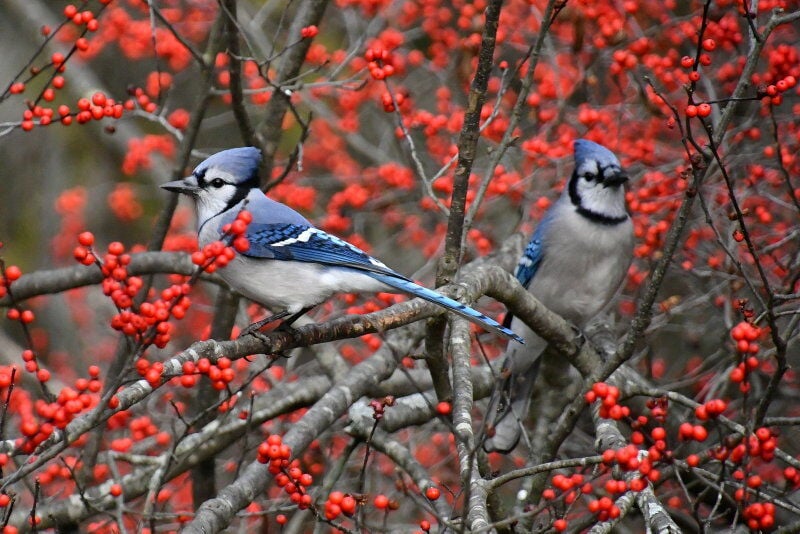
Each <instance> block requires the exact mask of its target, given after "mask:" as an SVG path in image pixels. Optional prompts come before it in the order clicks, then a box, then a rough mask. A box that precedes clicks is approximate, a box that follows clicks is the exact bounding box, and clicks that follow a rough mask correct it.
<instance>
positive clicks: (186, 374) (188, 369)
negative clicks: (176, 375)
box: [180, 356, 236, 391]
mask: <svg viewBox="0 0 800 534" xmlns="http://www.w3.org/2000/svg"><path fill="white" fill-rule="evenodd" d="M182 370H183V374H182V375H181V377H180V383H181V385H182V386H183V387H187V388H189V387H192V386H194V385H195V384H196V383H197V380H198V378H199V375H206V376H207V377H208V379H209V380H211V386H212V387H213V388H214V389H215V390H217V391H222V390H224V389H225V388H226V387H227V385H228V384H230V383H231V382H233V379H234V378H235V377H236V372H235V371H234V369H233V367H232V362H231V360H230V358H226V357H225V356H223V357H221V358H218V359H217V362H216V364H214V363H211V361H210V360H209V359H208V358H200V359H199V360H198V361H197V363H196V364H195V363H194V362H192V361H187V362H183V367H182Z"/></svg>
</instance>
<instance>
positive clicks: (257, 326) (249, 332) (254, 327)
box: [239, 310, 289, 337]
mask: <svg viewBox="0 0 800 534" xmlns="http://www.w3.org/2000/svg"><path fill="white" fill-rule="evenodd" d="M287 315H289V311H288V310H283V311H282V312H279V313H276V314H274V315H270V316H269V317H266V318H264V319H261V320H260V321H256V322H255V323H253V324H251V325H250V326H248V327H247V328H245V329H244V330H242V332H241V333H240V334H239V337H244V336H253V335H256V334H257V333H258V331H259V330H261V329H262V328H263V327H264V326H266V325H268V324H269V323H271V322H272V321H277V320H278V319H283V318H284V317H286V316H287ZM256 337H257V336H256Z"/></svg>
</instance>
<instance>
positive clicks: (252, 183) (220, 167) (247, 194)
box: [161, 147, 522, 343]
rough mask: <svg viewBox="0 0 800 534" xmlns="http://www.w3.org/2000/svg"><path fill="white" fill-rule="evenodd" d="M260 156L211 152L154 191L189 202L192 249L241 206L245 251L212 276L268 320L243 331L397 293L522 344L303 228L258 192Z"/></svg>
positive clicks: (217, 232)
mask: <svg viewBox="0 0 800 534" xmlns="http://www.w3.org/2000/svg"><path fill="white" fill-rule="evenodd" d="M260 162H261V151H259V150H258V149H257V148H253V147H245V148H234V149H230V150H225V151H222V152H219V153H217V154H214V155H213V156H211V157H209V158H208V159H206V160H205V161H203V162H202V163H201V164H200V165H198V166H197V168H195V169H194V171H193V172H192V174H191V175H190V176H188V177H186V178H184V179H183V180H176V181H174V182H168V183H166V184H163V185H162V186H161V187H163V188H164V189H166V190H168V191H173V192H177V193H183V194H186V195H189V196H190V197H192V198H193V199H194V202H195V207H196V210H197V225H198V229H197V233H198V240H199V242H200V246H201V247H202V246H205V245H207V244H208V243H211V242H214V241H217V240H219V239H221V238H222V237H223V232H222V227H223V226H224V225H226V224H227V223H230V222H232V221H233V220H234V219H235V218H236V216H237V214H238V213H239V211H240V210H241V209H242V208H244V207H246V209H247V210H248V211H249V212H250V213H251V214H252V216H253V220H252V222H251V223H250V224H249V225H248V227H247V233H246V237H247V239H248V241H249V243H250V248H249V249H248V250H247V251H246V252H242V253H238V254H237V255H236V256H235V258H234V259H233V260H232V261H231V262H230V263H229V264H228V265H227V266H226V267H225V268H224V269H221V270H220V271H219V275H220V276H221V277H222V278H223V279H224V280H225V281H226V282H227V283H228V284H229V285H230V286H231V287H232V288H233V289H235V290H236V291H237V292H239V293H240V294H242V295H244V296H245V297H247V298H249V299H250V300H253V301H255V302H258V303H259V304H262V305H264V306H266V307H267V308H269V309H270V310H271V311H272V312H273V313H274V314H275V315H273V316H271V317H269V318H267V319H265V320H264V321H260V322H259V323H256V324H254V325H251V327H250V328H249V329H248V330H247V331H246V332H254V331H255V330H257V329H258V328H260V327H261V326H263V325H264V324H266V323H267V322H270V321H274V320H277V319H284V318H285V319H284V324H285V325H288V324H290V323H291V322H292V321H294V320H295V319H297V317H299V316H301V315H303V314H304V313H306V312H307V311H308V310H310V309H311V308H313V307H314V306H316V305H317V304H320V303H321V302H323V301H325V300H326V299H328V298H329V297H330V296H331V295H333V294H334V293H374V292H382V291H387V292H401V293H408V294H411V295H414V296H416V297H420V298H423V299H425V300H427V301H430V302H433V303H434V304H438V305H439V306H442V307H443V308H446V309H447V310H450V311H452V312H453V313H456V314H458V315H460V316H462V317H464V318H465V319H467V320H469V321H472V322H473V323H476V324H478V325H480V326H482V327H483V328H485V329H487V330H489V331H491V332H494V333H496V334H499V335H501V336H503V337H506V338H509V339H514V340H516V341H518V342H520V343H522V339H521V338H520V337H519V336H518V335H517V334H515V333H513V332H512V331H511V330H509V329H508V328H505V327H503V326H501V325H500V324H499V323H497V322H496V321H494V320H492V319H490V318H489V317H486V316H485V315H483V314H482V313H480V312H478V311H476V310H473V309H472V308H469V307H467V306H465V305H463V304H461V303H460V302H457V301H455V300H453V299H450V298H447V297H445V296H444V295H441V294H439V293H437V292H435V291H431V290H430V289H426V288H424V287H422V286H419V285H417V284H415V283H414V282H412V281H411V280H409V279H408V278H406V277H404V276H402V275H400V274H398V273H396V272H395V271H393V270H392V269H390V268H389V267H387V266H386V265H384V264H383V263H381V262H380V261H378V260H376V259H375V258H372V257H370V256H369V255H368V254H367V253H366V252H364V251H362V250H360V249H359V248H357V247H355V246H353V245H351V244H350V243H347V242H345V241H343V240H341V239H339V238H338V237H335V236H332V235H330V234H328V233H326V232H323V231H322V230H320V229H318V228H314V226H313V225H312V224H311V223H310V222H308V221H307V220H306V219H305V218H304V217H303V216H302V215H300V214H299V213H297V212H296V211H294V210H293V209H291V208H290V207H288V206H286V205H284V204H281V203H279V202H275V201H274V200H271V199H270V198H268V197H267V196H266V195H264V193H263V192H262V191H261V190H260V189H259V180H258V165H259V163H260Z"/></svg>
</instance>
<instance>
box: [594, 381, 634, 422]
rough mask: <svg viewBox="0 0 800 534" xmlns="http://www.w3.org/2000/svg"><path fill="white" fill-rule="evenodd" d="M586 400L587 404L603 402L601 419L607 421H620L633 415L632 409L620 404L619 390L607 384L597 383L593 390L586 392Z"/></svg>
mask: <svg viewBox="0 0 800 534" xmlns="http://www.w3.org/2000/svg"><path fill="white" fill-rule="evenodd" d="M585 398H586V402H588V403H589V404H591V403H593V402H594V401H596V400H600V401H601V405H600V417H603V418H605V419H614V420H617V421H618V420H620V419H622V418H623V417H628V416H630V414H631V410H630V408H628V407H627V406H622V405H621V404H618V401H619V388H618V387H616V386H611V385H609V384H606V383H605V382H597V383H595V384H594V385H593V386H592V389H590V390H589V391H587V392H586V395H585Z"/></svg>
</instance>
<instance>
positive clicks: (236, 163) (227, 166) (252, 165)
mask: <svg viewBox="0 0 800 534" xmlns="http://www.w3.org/2000/svg"><path fill="white" fill-rule="evenodd" d="M260 163H261V151H260V150H259V149H257V148H255V147H252V146H247V147H243V148H233V149H230V150H223V151H222V152H217V153H216V154H214V155H213V156H211V157H210V158H208V159H206V160H205V161H203V162H202V163H201V164H200V165H198V166H197V167H195V169H194V171H192V174H194V175H195V176H196V177H197V178H198V180H202V179H203V177H204V176H205V174H206V171H207V170H208V169H210V168H212V167H214V168H217V169H219V170H221V171H224V172H226V173H228V174H230V175H231V177H233V178H234V179H235V182H234V184H235V185H240V184H250V183H252V182H255V183H257V182H258V166H259V164H260Z"/></svg>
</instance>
